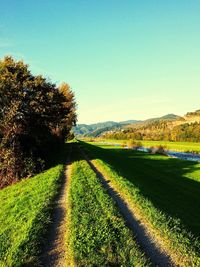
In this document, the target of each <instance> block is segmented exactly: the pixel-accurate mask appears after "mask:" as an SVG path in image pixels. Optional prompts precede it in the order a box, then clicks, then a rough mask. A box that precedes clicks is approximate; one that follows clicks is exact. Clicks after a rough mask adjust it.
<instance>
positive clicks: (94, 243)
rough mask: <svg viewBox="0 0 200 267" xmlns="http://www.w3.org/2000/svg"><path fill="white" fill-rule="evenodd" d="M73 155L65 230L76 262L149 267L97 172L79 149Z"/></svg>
mask: <svg viewBox="0 0 200 267" xmlns="http://www.w3.org/2000/svg"><path fill="white" fill-rule="evenodd" d="M78 154H79V156H78ZM73 157H74V163H73V164H72V178H71V186H70V192H69V201H70V207H71V208H70V213H71V214H70V221H71V223H70V225H69V227H70V228H69V229H68V232H70V236H69V238H70V240H69V245H70V247H71V250H72V251H73V258H74V260H75V265H76V266H141V267H143V266H149V264H148V262H147V260H146V259H145V257H144V256H143V254H142V253H141V252H140V250H139V248H138V246H137V245H136V242H135V239H134V236H133V234H132V232H131V231H130V230H129V229H128V228H127V227H126V226H125V223H124V220H123V218H122V217H121V216H120V214H119V212H118V209H117V207H116V206H115V204H114V202H113V200H112V198H111V197H110V196H109V195H108V194H107V192H106V190H105V189H104V188H103V187H102V185H101V183H100V182H99V181H98V179H97V177H96V174H95V173H94V172H93V171H92V170H91V168H90V166H89V165H88V163H87V162H86V161H85V160H83V159H82V158H81V157H80V152H76V151H75V152H74V153H73ZM68 218H69V217H68Z"/></svg>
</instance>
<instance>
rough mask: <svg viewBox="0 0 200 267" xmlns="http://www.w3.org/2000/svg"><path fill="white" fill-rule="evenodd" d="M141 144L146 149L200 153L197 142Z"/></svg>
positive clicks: (142, 141)
mask: <svg viewBox="0 0 200 267" xmlns="http://www.w3.org/2000/svg"><path fill="white" fill-rule="evenodd" d="M98 141H103V142H108V143H109V142H110V143H113V144H123V143H125V142H127V141H128V140H113V139H105V140H103V139H102V140H101V139H97V142H98ZM141 143H142V145H143V146H144V147H152V146H153V147H154V146H159V145H161V146H164V147H166V149H168V150H173V151H180V152H191V153H200V143H195V142H170V141H145V140H141Z"/></svg>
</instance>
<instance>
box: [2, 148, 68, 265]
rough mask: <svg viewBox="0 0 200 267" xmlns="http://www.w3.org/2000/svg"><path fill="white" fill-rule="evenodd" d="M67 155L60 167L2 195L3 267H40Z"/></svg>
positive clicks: (57, 166) (7, 190)
mask: <svg viewBox="0 0 200 267" xmlns="http://www.w3.org/2000/svg"><path fill="white" fill-rule="evenodd" d="M65 154H66V153H65V152H63V155H60V157H61V158H60V159H59V160H60V162H61V163H60V164H57V165H55V167H53V168H51V169H49V170H47V171H45V172H43V173H41V174H39V175H36V176H35V177H33V178H29V179H26V180H22V181H21V182H19V183H17V184H15V185H12V186H9V187H7V188H5V189H3V190H1V191H0V206H1V209H0V266H1V267H11V266H15V267H18V266H20V267H21V266H38V265H39V254H40V249H41V244H42V242H43V237H44V234H45V231H46V230H45V229H47V225H48V224H49V222H50V214H51V208H52V205H51V204H52V202H53V199H54V197H55V195H56V193H57V191H58V188H59V184H60V180H61V174H62V172H63V163H62V162H63V161H64V159H65Z"/></svg>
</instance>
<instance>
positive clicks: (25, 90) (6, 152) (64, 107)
mask: <svg viewBox="0 0 200 267" xmlns="http://www.w3.org/2000/svg"><path fill="white" fill-rule="evenodd" d="M64 88H65V87H64ZM64 88H63V89H62V90H60V89H58V88H57V87H56V85H55V84H53V83H51V82H50V81H48V80H46V79H45V78H44V77H42V76H33V75H32V74H31V72H30V70H29V69H28V66H27V65H26V64H24V63H23V62H22V61H15V60H14V59H13V58H12V57H5V58H4V59H3V60H1V61H0V187H2V186H5V185H7V184H10V183H11V182H13V181H17V180H19V179H20V178H22V177H25V176H28V175H32V174H33V173H35V172H38V171H40V170H41V169H42V168H43V167H44V163H45V160H46V155H47V150H48V148H49V147H50V144H51V145H52V143H53V142H56V140H57V141H58V140H59V142H62V141H63V140H64V139H65V138H66V136H67V134H68V132H70V129H71V127H72V125H73V124H75V122H76V114H75V100H74V95H73V93H72V92H71V90H70V89H64ZM64 129H67V130H64ZM56 131H59V133H60V134H59V135H56Z"/></svg>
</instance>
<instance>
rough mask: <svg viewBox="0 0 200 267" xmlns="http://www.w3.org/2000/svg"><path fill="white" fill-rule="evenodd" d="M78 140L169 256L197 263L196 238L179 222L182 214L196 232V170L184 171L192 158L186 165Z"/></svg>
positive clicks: (183, 262)
mask: <svg viewBox="0 0 200 267" xmlns="http://www.w3.org/2000/svg"><path fill="white" fill-rule="evenodd" d="M82 145H83V147H84V149H85V150H86V151H87V153H88V154H89V155H90V157H91V158H92V159H93V160H92V162H93V163H94V164H95V165H96V166H98V168H99V169H100V171H101V172H102V173H103V174H104V175H105V176H106V177H108V178H109V180H110V184H111V185H112V186H113V187H114V188H115V189H116V191H118V192H119V193H120V195H121V196H122V197H123V198H124V199H125V200H126V201H127V202H128V203H129V205H130V207H131V209H132V210H133V212H134V213H135V215H137V217H138V218H139V219H140V220H141V221H143V222H144V223H145V224H146V225H147V227H148V229H149V231H150V232H151V233H152V235H153V236H154V237H155V238H156V240H157V241H158V242H159V243H160V245H161V246H162V247H163V248H164V249H166V250H167V251H168V253H169V254H170V255H171V256H172V258H173V260H174V262H175V263H176V264H177V265H179V266H199V265H200V244H199V239H197V238H196V237H194V236H193V235H192V234H191V233H190V231H188V228H187V230H186V228H185V226H183V225H184V224H183V221H184V220H185V222H186V221H187V222H188V225H187V226H189V225H190V229H193V230H194V232H195V233H197V232H198V231H199V219H198V216H199V215H198V214H199V212H198V211H199V209H198V207H199V192H200V191H199V190H200V189H199V186H200V184H199V181H200V173H199V171H198V170H196V174H197V172H198V176H197V177H195V180H196V181H195V180H193V179H192V178H193V177H192V176H190V177H187V178H188V179H185V177H183V174H185V175H186V173H187V172H189V170H194V168H193V167H194V165H195V163H191V164H192V166H189V165H187V164H189V163H185V162H183V161H179V160H175V159H168V158H167V157H163V156H157V155H153V156H152V155H148V154H144V153H139V152H134V151H127V150H123V149H119V148H112V147H110V148H109V147H108V146H105V147H104V148H107V149H102V148H101V147H96V146H91V145H89V144H85V143H82ZM183 165H184V166H183ZM196 165H197V166H198V167H199V165H198V164H196ZM196 165H195V166H196ZM181 171H182V172H181ZM194 171H195V170H194ZM184 172H185V173H184ZM181 179H182V180H181ZM192 180H193V181H192ZM158 207H159V208H158ZM186 211H187V212H186ZM185 213H186V214H185ZM171 214H173V216H171ZM178 215H179V216H180V217H179V216H178ZM193 217H194V218H193ZM180 218H181V220H180Z"/></svg>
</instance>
